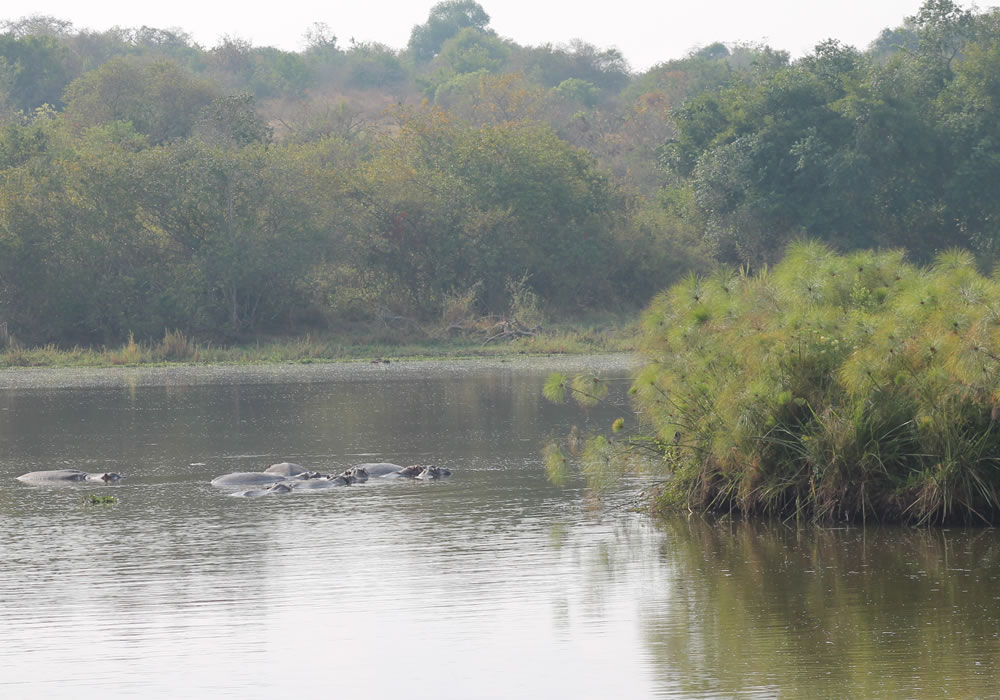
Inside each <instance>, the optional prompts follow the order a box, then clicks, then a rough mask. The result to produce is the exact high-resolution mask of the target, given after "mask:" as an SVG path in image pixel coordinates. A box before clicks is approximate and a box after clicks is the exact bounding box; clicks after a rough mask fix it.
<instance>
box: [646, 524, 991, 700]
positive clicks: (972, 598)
mask: <svg viewBox="0 0 1000 700" xmlns="http://www.w3.org/2000/svg"><path fill="white" fill-rule="evenodd" d="M663 528H664V536H663V540H662V541H661V543H660V546H659V556H660V559H661V561H662V563H663V564H664V565H665V566H666V567H667V568H668V569H669V570H670V571H672V575H671V576H670V577H668V578H667V579H666V580H665V581H664V582H663V587H662V588H660V589H658V590H655V592H654V593H653V594H652V595H650V596H648V597H646V598H644V600H643V609H644V610H645V611H646V614H644V615H643V622H642V627H643V635H644V637H645V640H646V644H647V646H648V647H649V649H650V650H651V653H652V657H653V659H654V661H655V663H656V666H657V668H658V670H659V677H660V678H661V680H662V681H663V683H664V684H668V683H674V684H676V685H677V686H678V689H679V691H680V692H682V693H683V694H684V695H689V696H697V697H704V696H712V695H720V696H723V697H729V696H732V695H737V694H743V695H750V696H754V695H757V694H760V695H761V696H763V697H773V696H774V695H775V694H776V693H777V690H778V689H780V691H781V694H782V695H786V694H787V695H790V696H801V697H944V696H946V695H948V696H953V697H987V696H989V695H990V694H992V693H994V692H995V688H996V687H997V681H998V680H1000V678H998V674H997V668H996V661H997V653H998V651H1000V646H998V641H1000V640H998V632H1000V625H998V615H1000V606H998V605H997V601H998V599H1000V593H998V590H1000V589H998V586H997V583H998V581H997V579H998V575H1000V568H998V567H997V561H996V557H997V555H998V553H1000V548H998V541H997V535H996V533H995V532H993V531H974V530H961V531H944V532H941V531H914V530H904V529H894V528H869V529H867V530H863V529H816V528H806V529H796V528H788V527H784V526H782V525H780V524H746V523H724V524H719V523H714V524H709V523H706V522H705V521H703V520H700V519H691V520H683V519H675V520H669V521H667V522H665V523H664V524H663ZM630 551H631V550H630Z"/></svg>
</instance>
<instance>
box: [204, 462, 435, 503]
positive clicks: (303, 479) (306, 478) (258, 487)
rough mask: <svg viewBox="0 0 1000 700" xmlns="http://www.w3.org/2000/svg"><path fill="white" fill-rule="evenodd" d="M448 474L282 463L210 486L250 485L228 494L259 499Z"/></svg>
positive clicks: (386, 465)
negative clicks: (331, 470)
mask: <svg viewBox="0 0 1000 700" xmlns="http://www.w3.org/2000/svg"><path fill="white" fill-rule="evenodd" d="M450 475H451V470H450V469H447V468H445V467H438V466H434V465H427V466H421V465H413V466H409V467H403V466H400V465H398V464H392V463H390V462H372V463H367V464H359V465H357V466H355V467H351V468H350V469H347V470H345V471H343V472H341V473H340V474H324V473H321V472H316V471H311V470H309V469H306V468H305V467H303V466H302V465H300V464H293V463H292V462H281V463H279V464H272V465H271V466H270V467H268V468H267V469H265V470H264V471H262V472H234V473H232V474H223V475H222V476H219V477H216V478H215V479H212V481H211V484H212V486H215V487H217V488H223V489H226V488H234V487H240V486H252V487H255V488H250V489H246V490H242V491H236V492H234V493H231V494H230V495H231V496H235V497H238V498H259V497H261V496H274V495H279V494H285V493H292V492H294V491H315V490H320V489H328V488H335V487H338V486H351V485H352V484H362V483H364V482H366V481H368V480H369V479H421V480H431V479H440V478H442V477H445V476H450ZM262 487H266V488H262Z"/></svg>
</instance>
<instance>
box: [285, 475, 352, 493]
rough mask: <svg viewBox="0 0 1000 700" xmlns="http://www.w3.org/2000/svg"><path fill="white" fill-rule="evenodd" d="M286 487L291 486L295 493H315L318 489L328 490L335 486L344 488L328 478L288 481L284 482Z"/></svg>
mask: <svg viewBox="0 0 1000 700" xmlns="http://www.w3.org/2000/svg"><path fill="white" fill-rule="evenodd" d="M286 483H287V485H288V486H291V487H292V488H293V489H295V490H296V491H315V490H318V489H329V488H333V487H335V486H344V485H345V484H342V483H334V482H333V480H332V479H331V478H330V477H327V478H323V479H305V480H302V481H288V482H286Z"/></svg>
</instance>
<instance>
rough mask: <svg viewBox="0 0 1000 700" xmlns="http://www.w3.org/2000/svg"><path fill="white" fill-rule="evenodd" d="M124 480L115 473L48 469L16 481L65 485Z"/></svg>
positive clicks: (20, 477) (26, 475)
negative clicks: (80, 482)
mask: <svg viewBox="0 0 1000 700" xmlns="http://www.w3.org/2000/svg"><path fill="white" fill-rule="evenodd" d="M124 478H125V477H123V476H122V475H121V474H119V473H117V472H103V473H91V472H84V471H80V470H79V469H50V470H48V471H41V472H28V473H27V474H22V475H21V476H19V477H17V480H18V481H20V482H22V483H25V484H58V483H64V484H65V483H72V482H77V481H101V482H103V483H105V484H107V483H110V482H112V481H119V480H120V479H124Z"/></svg>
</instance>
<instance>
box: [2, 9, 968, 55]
mask: <svg viewBox="0 0 1000 700" xmlns="http://www.w3.org/2000/svg"><path fill="white" fill-rule="evenodd" d="M435 3H436V0H409V1H406V0H367V1H366V0H360V1H359V0H351V1H350V2H344V1H343V0H341V1H340V2H338V1H337V0H326V1H325V2H317V1H315V0H284V1H279V2H268V3H255V2H253V1H252V0H251V1H250V2H246V0H244V2H241V3H239V4H237V3H229V2H217V1H216V2H213V1H212V0H200V1H198V2H196V1H195V0H168V1H166V2H164V1H162V0H160V1H157V2H136V0H128V1H127V2H125V1H122V2H108V1H107V0H91V1H90V2H86V1H83V2H82V1H81V0H32V2H29V3H24V4H23V5H20V8H17V7H16V6H15V7H12V5H13V3H10V4H6V7H4V8H2V9H0V19H17V18H19V17H22V16H24V15H29V14H46V15H54V16H56V17H59V18H62V19H68V20H70V21H72V22H73V24H74V26H75V27H76V28H77V29H81V28H88V29H107V28H109V27H112V26H115V25H120V26H124V27H137V26H141V25H147V26H151V27H158V28H170V27H180V28H181V29H184V30H185V31H187V32H189V33H190V34H191V35H192V36H193V37H194V39H195V41H197V42H198V43H199V44H201V45H202V46H205V47H212V46H214V45H216V44H217V43H218V40H219V38H220V37H222V36H224V35H229V36H234V37H240V38H242V39H248V40H250V41H251V42H253V44H254V45H257V46H276V47H278V48H282V49H286V50H300V49H301V48H303V41H302V37H303V35H304V34H305V32H306V30H307V29H308V28H309V27H311V26H312V25H313V23H315V22H324V23H326V24H327V25H329V27H330V28H331V30H332V31H333V33H334V34H335V35H336V36H337V38H338V42H339V44H340V45H341V46H347V45H348V41H349V39H350V38H351V37H354V38H355V39H356V40H357V41H378V42H381V43H383V44H388V45H389V46H391V47H393V48H402V47H404V46H405V45H406V42H407V40H408V39H409V36H410V29H411V28H412V27H413V25H415V24H421V23H423V22H425V21H426V20H427V15H428V12H429V11H430V8H431V7H432V6H433V5H434V4H435ZM480 4H481V5H482V6H483V8H484V9H485V10H486V12H487V13H489V15H490V17H491V19H492V21H491V22H490V26H491V27H492V28H493V29H495V30H496V31H497V33H498V34H500V35H501V36H504V37H507V38H510V39H513V40H514V41H516V42H517V43H519V44H522V45H537V44H542V43H553V44H560V43H565V42H567V41H569V40H570V39H574V38H579V39H583V40H584V41H587V42H590V43H592V44H596V45H597V46H599V47H601V48H607V47H612V46H613V47H616V48H618V49H620V50H621V51H622V53H624V55H625V57H626V58H627V59H628V61H629V62H630V63H631V65H632V67H633V69H635V70H644V69H646V68H649V67H650V66H651V65H653V64H655V63H659V62H661V61H664V60H669V59H672V58H679V57H681V56H684V55H685V54H687V53H688V52H689V51H690V50H691V49H692V48H696V47H699V46H705V45H707V44H710V43H712V42H714V41H723V42H733V41H766V42H767V43H769V44H770V45H771V46H772V47H774V48H776V49H784V50H786V51H789V52H791V54H792V56H793V57H797V56H801V55H802V54H804V53H808V52H809V51H810V50H811V49H812V48H813V47H814V46H815V45H816V44H817V43H818V42H819V41H822V40H823V39H828V38H835V39H840V40H841V41H843V42H844V43H846V44H852V45H854V46H856V47H858V48H860V49H863V48H865V47H866V46H867V45H868V43H869V42H871V41H872V40H873V39H875V38H876V37H877V36H878V33H879V32H880V31H881V30H882V29H883V28H885V27H895V26H897V25H899V24H901V23H902V21H903V18H904V17H906V16H910V15H913V14H915V13H916V11H917V9H918V8H919V7H920V5H921V4H922V0H685V1H683V2H678V1H676V0H674V1H671V0H659V1H657V0H604V1H602V2H596V1H591V0H576V1H565V0H480ZM961 4H962V5H963V6H964V7H970V6H971V3H961ZM984 5H985V4H984Z"/></svg>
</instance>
